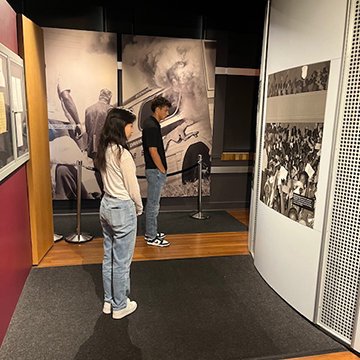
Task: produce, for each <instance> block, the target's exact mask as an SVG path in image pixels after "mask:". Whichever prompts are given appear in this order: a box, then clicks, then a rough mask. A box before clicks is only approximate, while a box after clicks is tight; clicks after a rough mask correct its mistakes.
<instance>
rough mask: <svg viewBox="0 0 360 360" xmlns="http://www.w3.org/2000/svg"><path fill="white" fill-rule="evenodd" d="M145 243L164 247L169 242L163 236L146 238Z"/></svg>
mask: <svg viewBox="0 0 360 360" xmlns="http://www.w3.org/2000/svg"><path fill="white" fill-rule="evenodd" d="M146 243H147V244H148V245H152V246H159V247H166V246H169V245H170V243H169V242H168V241H167V240H165V239H164V238H163V239H160V238H159V237H156V238H155V239H149V238H148V239H147V240H146Z"/></svg>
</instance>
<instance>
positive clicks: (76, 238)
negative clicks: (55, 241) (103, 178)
mask: <svg viewBox="0 0 360 360" xmlns="http://www.w3.org/2000/svg"><path fill="white" fill-rule="evenodd" d="M76 169H77V172H76V173H77V177H76V184H77V189H76V233H73V234H70V235H69V236H66V237H65V240H66V241H67V242H70V243H73V244H79V243H83V242H86V241H90V240H92V239H93V238H94V236H93V235H90V234H87V233H81V181H82V161H81V160H77V161H76Z"/></svg>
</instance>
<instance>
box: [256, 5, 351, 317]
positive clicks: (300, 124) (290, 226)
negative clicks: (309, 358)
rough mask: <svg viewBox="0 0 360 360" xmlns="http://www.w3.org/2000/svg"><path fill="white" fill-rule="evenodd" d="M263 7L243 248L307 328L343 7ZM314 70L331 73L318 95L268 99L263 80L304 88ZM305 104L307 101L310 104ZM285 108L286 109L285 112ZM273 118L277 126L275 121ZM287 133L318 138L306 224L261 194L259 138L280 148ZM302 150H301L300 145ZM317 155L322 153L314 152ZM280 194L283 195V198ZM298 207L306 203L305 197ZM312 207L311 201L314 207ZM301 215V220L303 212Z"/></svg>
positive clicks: (264, 157) (263, 157)
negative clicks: (259, 99) (258, 109)
mask: <svg viewBox="0 0 360 360" xmlns="http://www.w3.org/2000/svg"><path fill="white" fill-rule="evenodd" d="M270 4H271V7H270V11H269V13H270V17H269V23H268V41H267V52H266V66H265V72H266V73H265V75H264V74H262V78H263V80H264V82H265V86H264V89H265V92H264V94H262V96H263V99H264V104H263V109H262V112H263V114H262V118H261V124H260V126H258V130H259V132H258V134H257V141H259V142H260V144H259V152H258V153H257V157H256V168H257V170H258V172H257V178H256V179H255V180H254V185H255V186H254V191H255V192H256V196H254V201H253V203H252V212H253V209H254V208H255V215H254V219H252V222H253V224H254V226H253V228H252V229H253V231H252V232H251V234H250V238H251V239H252V240H253V243H250V247H252V248H253V254H254V263H255V266H256V268H257V269H258V271H259V272H260V274H261V275H262V276H263V278H264V279H265V280H266V281H267V282H268V284H269V285H270V286H271V287H272V288H273V289H274V290H275V291H276V292H277V293H278V294H279V295H281V296H282V297H283V298H284V300H286V301H287V302H288V303H289V304H290V305H291V306H293V307H294V308H295V309H296V310H298V311H299V312H300V313H301V314H302V315H304V316H305V317H306V318H308V319H309V320H312V321H313V320H314V316H315V307H316V295H317V284H318V275H319V263H320V257H321V249H322V241H323V231H324V225H325V220H326V218H325V214H326V209H327V207H328V206H329V202H328V199H327V189H328V185H329V183H328V182H329V175H330V167H331V164H332V162H333V157H332V156H333V155H332V152H331V150H332V146H333V136H334V131H335V124H336V118H337V116H336V111H337V101H338V100H337V99H338V93H339V84H340V77H341V76H340V75H341V66H342V54H343V39H344V35H345V30H346V15H347V1H346V0H332V1H327V0H322V1H317V2H316V3H314V2H313V1H310V0H306V1H301V2H299V1H296V0H274V1H271V3H270ZM314 64H320V65H314ZM316 66H318V67H319V68H320V70H322V69H323V68H326V69H327V70H325V73H326V71H328V69H330V70H329V72H328V76H326V78H327V80H326V82H327V83H326V86H325V88H324V89H323V90H322V91H313V92H311V93H309V92H308V93H298V94H293V93H291V94H290V92H289V94H288V93H287V92H286V91H287V90H284V93H282V94H281V95H284V96H273V95H274V94H271V93H270V90H269V89H270V88H271V85H272V84H271V83H270V85H269V78H270V79H272V78H273V77H274V74H276V75H275V76H277V78H278V80H279V81H283V82H284V83H285V81H286V76H288V75H289V76H290V78H291V76H292V75H291V74H297V73H299V74H300V75H296V76H297V77H298V78H297V80H301V81H308V80H309V78H310V71H312V70H311V69H314V68H316ZM288 69H293V70H291V71H289V72H288V73H286V72H284V71H285V70H288ZM304 70H306V71H309V77H307V76H306V74H302V71H304ZM282 72H283V73H282ZM293 76H295V75H293ZM296 76H295V78H294V79H296ZM301 76H303V78H301ZM282 77H284V79H283V80H281V78H282ZM308 91H310V90H308ZM309 99H310V101H309ZM311 99H313V100H312V101H311ZM279 100H280V101H279ZM276 101H277V104H278V108H277V109H275V110H276V111H275V110H274V109H273V107H272V105H273V104H274V102H276ZM289 104H290V105H291V107H290V110H289ZM299 104H300V105H299ZM304 104H305V105H304ZM319 104H321V105H323V108H321V109H319V108H318V105H319ZM284 109H285V110H284ZM274 114H275V115H274ZM277 116H278V118H276V117H277ZM283 117H285V120H284V119H283ZM286 127H288V129H289V130H290V129H293V128H294V129H297V131H298V132H302V134H301V135H300V136H301V137H304V134H305V133H307V131H308V130H309V129H310V130H311V133H315V132H316V133H317V134H319V133H321V135H317V136H318V137H319V136H321V139H322V141H320V140H318V139H315V140H313V139H310V142H311V141H312V142H313V143H314V144H313V145H310V146H311V147H313V148H314V149H312V150H309V151H307V153H310V151H314V152H316V153H317V155H318V157H319V158H320V162H318V163H317V164H319V166H318V172H317V173H316V175H315V176H316V181H317V184H316V185H317V186H316V194H315V196H314V197H313V199H311V201H313V202H314V207H315V210H314V211H312V212H311V217H310V216H309V217H308V218H307V221H305V220H301V221H300V218H299V219H298V221H294V220H293V219H292V218H291V217H289V213H287V212H285V213H282V212H281V211H280V209H278V207H279V205H276V206H275V204H276V203H275V201H274V199H273V198H270V199H265V200H264V198H266V196H265V195H264V189H265V193H266V187H267V185H266V182H265V180H266V173H267V172H269V169H268V168H267V167H269V168H270V166H269V165H268V164H269V159H270V155H269V157H268V151H266V149H264V147H265V146H266V144H265V136H267V138H266V139H268V136H269V135H268V134H265V132H266V131H268V130H269V128H271V130H270V131H269V132H273V134H271V135H270V137H271V136H276V137H278V140H279V137H280V136H282V137H283V138H284V133H285V130H284V129H286ZM278 129H282V130H281V131H282V133H281V134H280V133H276V131H278V132H279V131H280V130H278ZM300 129H302V130H300ZM279 143H280V140H279V141H278V144H279ZM283 143H284V142H283ZM317 143H318V144H317ZM302 146H303V147H304V146H305V145H304V144H302ZM320 149H321V152H319V150H320ZM299 151H301V150H299ZM291 156H292V155H288V154H286V157H285V158H286V159H287V160H286V161H289V158H291ZM304 156H307V154H305V155H304ZM280 157H281V155H280ZM267 161H268V162H267ZM304 161H305V160H304ZM266 162H267V163H266ZM279 162H280V165H281V167H283V168H286V165H282V163H281V162H282V159H281V158H280V160H279ZM280 165H278V164H274V165H271V166H273V168H274V169H279V172H278V173H277V174H280V173H281V171H284V172H285V173H288V174H290V170H291V169H288V170H285V169H282V170H281V167H280ZM303 165H306V164H303ZM303 165H302V166H303ZM277 166H278V167H277ZM276 171H277V170H276ZM264 178H265V179H264ZM269 178H270V180H273V181H276V184H275V185H274V194H275V195H276V191H277V188H278V187H279V186H280V187H281V188H282V190H281V193H283V198H284V199H285V198H287V197H288V195H289V197H290V195H291V192H290V190H289V186H288V184H287V183H286V184H284V181H283V180H285V179H286V175H285V176H284V177H283V178H282V177H280V176H278V177H277V178H275V177H274V176H273V177H271V176H269V175H268V180H269ZM274 178H275V180H274ZM287 178H289V177H287ZM295 179H296V180H299V176H298V177H296V176H295V177H294V178H293V180H294V183H295ZM314 182H315V181H314ZM285 188H287V190H285ZM285 191H288V194H285ZM294 196H295V195H294ZM294 199H295V198H293V200H294ZM303 199H304V200H308V199H307V198H305V197H303ZM314 199H316V200H315V201H314ZM294 201H295V200H294ZM295 208H297V209H298V210H299V206H295ZM301 212H302V213H304V211H301Z"/></svg>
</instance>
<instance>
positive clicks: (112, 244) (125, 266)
mask: <svg viewBox="0 0 360 360" xmlns="http://www.w3.org/2000/svg"><path fill="white" fill-rule="evenodd" d="M100 222H101V226H102V229H103V234H104V258H103V265H102V275H103V285H104V301H106V302H109V303H110V304H111V305H112V308H113V310H120V309H123V308H125V307H126V301H127V297H128V296H129V294H130V264H131V260H132V257H133V254H134V248H135V240H136V223H137V218H136V211H135V204H134V202H133V201H132V200H120V199H117V198H114V197H112V196H110V195H107V194H105V195H104V197H103V198H102V200H101V205H100Z"/></svg>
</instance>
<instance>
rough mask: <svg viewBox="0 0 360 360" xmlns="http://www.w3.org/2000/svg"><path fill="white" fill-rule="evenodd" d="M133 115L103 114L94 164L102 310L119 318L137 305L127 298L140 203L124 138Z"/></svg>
mask: <svg viewBox="0 0 360 360" xmlns="http://www.w3.org/2000/svg"><path fill="white" fill-rule="evenodd" d="M135 119H136V116H135V114H134V113H132V112H131V111H129V110H127V109H125V108H113V109H111V110H110V111H109V112H108V114H107V117H106V120H105V124H104V127H103V129H102V132H101V135H100V139H99V145H98V149H97V154H96V159H95V164H96V167H97V168H98V169H99V170H100V172H101V177H102V181H103V183H104V191H105V194H104V196H103V198H102V200H101V205H100V222H101V226H102V229H103V235H104V258H103V266H102V273H103V285H104V306H103V312H104V313H105V314H110V313H111V312H112V317H113V318H114V319H121V318H123V317H124V316H126V315H129V314H131V313H132V312H134V311H135V310H136V308H137V304H136V302H135V301H131V300H130V299H129V297H128V296H129V294H130V265H131V261H132V257H133V254H134V248H135V239H136V228H137V218H136V216H137V215H141V213H142V211H143V205H142V201H141V195H140V189H139V184H138V181H137V179H136V166H135V163H134V160H133V158H132V156H131V154H130V152H129V150H128V146H127V143H126V141H127V139H129V138H130V136H131V135H132V133H133V123H134V121H135Z"/></svg>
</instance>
